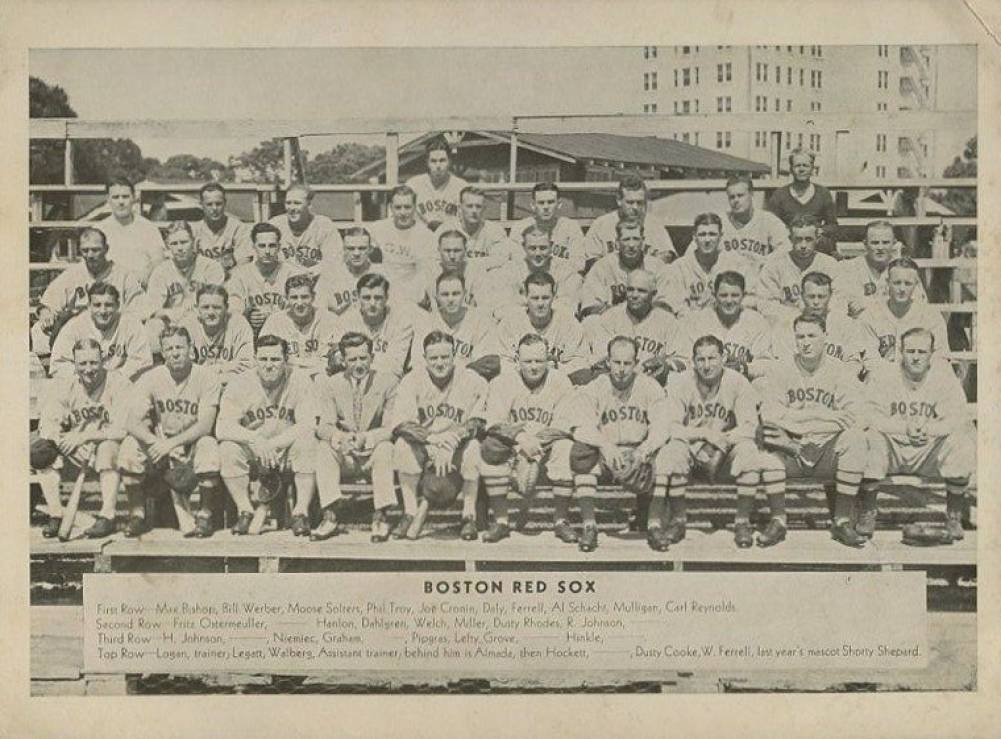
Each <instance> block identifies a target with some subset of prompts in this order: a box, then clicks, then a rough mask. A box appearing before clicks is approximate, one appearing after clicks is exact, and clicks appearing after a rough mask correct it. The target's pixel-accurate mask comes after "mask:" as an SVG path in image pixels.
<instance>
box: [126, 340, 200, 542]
mask: <svg viewBox="0 0 1001 739" xmlns="http://www.w3.org/2000/svg"><path fill="white" fill-rule="evenodd" d="M160 345H161V346H162V347H163V360H164V364H163V365H161V366H160V367H156V368H154V369H152V370H150V371H149V372H147V373H146V374H145V375H143V377H142V378H140V380H139V381H138V382H137V383H136V386H135V392H134V393H133V402H134V407H133V409H132V413H131V414H130V418H129V423H128V428H127V430H128V434H129V435H128V436H126V437H125V440H124V441H123V442H122V447H121V450H120V451H119V454H118V468H119V469H120V470H121V472H122V478H123V481H124V484H125V493H126V495H127V497H128V505H129V523H128V527H127V528H126V529H125V535H126V536H129V537H136V536H139V535H141V534H142V533H143V532H144V531H146V513H145V511H146V505H145V489H144V488H146V487H148V483H149V478H150V477H151V476H154V475H156V476H159V475H162V474H164V473H165V472H166V471H167V469H168V467H171V466H173V465H175V464H177V463H185V464H190V465H191V466H192V467H193V468H194V472H195V475H196V476H197V477H198V492H199V497H200V500H201V509H200V510H199V511H198V512H197V513H196V514H195V529H194V531H193V532H192V535H194V536H199V537H207V536H211V535H212V531H213V529H212V505H213V501H214V498H215V495H214V494H215V491H216V489H217V488H218V484H219V445H218V444H217V443H216V440H215V438H213V436H212V429H213V427H214V426H215V420H216V412H217V411H218V410H219V381H218V379H217V378H216V376H215V374H214V373H212V372H210V371H209V370H207V369H205V368H204V367H201V366H199V365H196V364H193V363H192V361H191V337H190V336H189V335H188V332H187V331H186V330H185V329H183V328H181V327H180V326H170V327H168V328H166V329H164V331H163V334H162V335H161V336H160ZM171 492H172V495H173V497H174V500H175V504H176V503H177V502H178V496H179V495H180V493H178V492H175V491H171ZM181 505H184V503H181Z"/></svg>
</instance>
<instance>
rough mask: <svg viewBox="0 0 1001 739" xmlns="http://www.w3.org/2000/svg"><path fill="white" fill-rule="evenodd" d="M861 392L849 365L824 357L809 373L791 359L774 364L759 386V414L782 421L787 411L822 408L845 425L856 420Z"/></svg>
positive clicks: (852, 424)
mask: <svg viewBox="0 0 1001 739" xmlns="http://www.w3.org/2000/svg"><path fill="white" fill-rule="evenodd" d="M863 392H864V389H863V387H862V383H860V382H859V380H858V376H857V374H856V373H855V372H854V371H853V369H852V368H851V367H850V366H849V365H847V364H845V363H844V362H834V361H831V360H828V359H826V358H824V359H822V361H821V362H820V366H818V367H817V369H816V370H815V371H814V372H812V373H811V372H808V371H807V370H805V369H803V368H802V367H801V366H800V365H799V363H798V362H796V361H795V360H793V361H791V362H780V363H777V364H776V365H775V368H774V370H773V371H772V372H769V373H768V375H766V376H765V377H764V378H763V380H762V384H761V386H760V387H759V395H760V396H761V404H762V409H763V415H768V416H769V417H770V418H772V419H773V420H775V421H778V422H782V421H783V420H785V419H786V418H787V416H788V415H789V414H788V412H789V411H794V410H795V411H801V410H807V409H811V410H812V409H817V410H821V409H826V410H828V411H831V412H832V413H834V414H836V415H837V416H838V417H839V419H840V420H841V422H842V423H843V424H846V425H848V426H854V425H855V424H856V423H857V414H858V413H859V412H860V411H861V407H860V406H861V400H862V396H863ZM766 408H767V409H768V410H767V411H765V410H764V409H766Z"/></svg>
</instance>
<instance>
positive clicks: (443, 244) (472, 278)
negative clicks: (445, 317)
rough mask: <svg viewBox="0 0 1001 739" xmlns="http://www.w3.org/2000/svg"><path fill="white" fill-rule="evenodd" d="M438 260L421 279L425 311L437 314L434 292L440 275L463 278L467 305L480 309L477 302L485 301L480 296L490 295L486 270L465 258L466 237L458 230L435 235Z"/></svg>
mask: <svg viewBox="0 0 1001 739" xmlns="http://www.w3.org/2000/svg"><path fill="white" fill-rule="evenodd" d="M435 238H436V240H437V241H436V243H437V244H438V257H437V259H435V260H434V261H433V262H431V264H430V266H428V267H427V268H425V270H424V274H423V275H421V276H420V278H419V279H420V285H421V286H422V287H421V289H420V290H419V293H420V296H421V297H420V299H419V300H418V301H417V302H418V304H419V305H420V306H421V307H422V308H426V309H427V310H429V311H434V310H435V300H434V296H435V291H436V289H437V287H438V278H439V277H440V276H441V275H445V274H449V275H456V274H457V275H462V279H463V281H464V282H465V285H466V302H467V303H468V304H469V305H478V304H479V302H478V300H477V298H481V299H482V298H483V297H485V296H482V295H481V293H483V292H487V286H488V284H487V280H486V270H484V269H483V267H482V266H481V265H479V264H472V263H471V262H470V261H469V260H468V259H467V258H466V235H465V234H464V233H462V231H460V230H458V229H456V228H448V229H444V230H439V231H438V232H437V234H436V237H435Z"/></svg>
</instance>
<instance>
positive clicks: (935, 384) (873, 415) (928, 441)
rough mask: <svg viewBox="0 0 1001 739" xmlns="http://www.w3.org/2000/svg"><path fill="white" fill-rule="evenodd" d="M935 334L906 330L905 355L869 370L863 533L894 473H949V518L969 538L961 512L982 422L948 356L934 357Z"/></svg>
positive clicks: (869, 529)
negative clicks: (972, 413)
mask: <svg viewBox="0 0 1001 739" xmlns="http://www.w3.org/2000/svg"><path fill="white" fill-rule="evenodd" d="M934 353H935V336H934V334H932V332H931V331H928V330H927V329H924V328H912V329H909V330H908V331H905V332H904V334H903V335H902V336H901V337H900V354H901V356H900V360H899V361H898V362H894V363H892V364H891V363H889V362H887V363H885V364H882V365H880V366H879V367H877V368H876V369H875V370H874V371H873V373H872V374H871V375H870V376H869V378H868V381H867V390H868V396H869V403H868V406H867V411H868V413H867V417H868V418H869V431H868V434H867V436H868V441H869V462H868V464H867V465H866V470H865V477H866V481H865V482H864V483H863V486H862V494H861V496H860V500H859V502H860V509H861V510H860V515H859V521H858V524H857V526H856V529H857V530H858V533H859V534H861V535H862V536H865V537H867V538H870V537H872V534H873V532H874V531H875V529H876V510H877V506H876V494H877V490H878V485H879V482H880V481H881V480H883V479H885V478H886V477H887V476H888V475H897V474H904V475H919V476H920V477H922V478H938V477H942V478H945V490H946V498H945V501H946V503H945V505H946V508H945V510H946V524H947V531H948V532H949V536H950V537H951V538H952V539H953V540H959V539H962V538H963V525H962V515H963V509H964V502H965V501H964V499H965V497H966V494H967V486H968V485H969V481H970V475H972V474H973V471H974V470H975V469H976V453H977V442H976V434H977V432H976V429H975V428H974V426H973V420H972V418H971V417H970V412H969V410H968V409H967V404H966V393H964V392H963V386H962V384H961V383H960V381H959V379H958V378H957V377H956V374H955V372H953V371H952V369H951V368H950V367H949V366H948V364H947V363H945V362H933V361H932V356H933V355H934Z"/></svg>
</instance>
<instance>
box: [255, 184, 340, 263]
mask: <svg viewBox="0 0 1001 739" xmlns="http://www.w3.org/2000/svg"><path fill="white" fill-rule="evenodd" d="M312 203H313V191H312V190H310V189H309V187H307V186H306V185H302V184H299V185H292V187H290V188H289V189H288V190H286V191H285V212H284V213H283V214H281V215H277V216H275V217H274V218H272V219H271V220H270V221H268V223H270V224H271V225H272V226H275V227H276V228H277V229H278V231H279V233H280V235H281V250H282V258H283V259H284V260H285V262H286V263H288V264H289V265H290V266H292V267H293V268H295V269H296V271H299V272H307V273H309V275H310V276H311V277H312V278H313V279H314V280H315V279H316V278H317V276H318V275H319V274H320V272H321V271H322V270H324V269H327V268H329V267H332V266H333V265H335V264H337V262H338V261H340V258H341V249H342V248H343V244H342V243H341V232H340V231H338V230H337V226H335V225H334V222H333V221H332V220H330V219H329V218H327V216H325V215H320V214H319V213H313V210H312Z"/></svg>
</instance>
